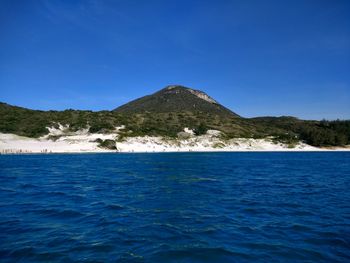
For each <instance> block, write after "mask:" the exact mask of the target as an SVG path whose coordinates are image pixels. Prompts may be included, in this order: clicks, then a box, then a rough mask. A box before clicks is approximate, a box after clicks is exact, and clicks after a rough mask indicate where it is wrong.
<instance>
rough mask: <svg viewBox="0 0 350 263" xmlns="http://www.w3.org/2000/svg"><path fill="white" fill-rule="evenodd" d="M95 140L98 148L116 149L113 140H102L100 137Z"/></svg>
mask: <svg viewBox="0 0 350 263" xmlns="http://www.w3.org/2000/svg"><path fill="white" fill-rule="evenodd" d="M95 142H97V143H98V146H99V147H100V148H104V149H108V150H116V149H117V147H116V144H115V141H114V140H109V139H107V140H102V139H100V138H98V139H96V140H95Z"/></svg>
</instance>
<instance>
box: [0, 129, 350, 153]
mask: <svg viewBox="0 0 350 263" xmlns="http://www.w3.org/2000/svg"><path fill="white" fill-rule="evenodd" d="M121 128H123V127H117V128H116V130H115V132H114V133H111V134H102V133H89V132H88V129H85V130H80V131H77V132H69V131H68V127H64V126H62V125H59V128H58V129H56V128H49V131H50V133H49V134H48V135H46V136H43V137H41V138H38V139H35V138H28V137H23V136H18V135H15V134H4V133H0V153H2V154H6V153H83V152H116V151H118V152H191V151H193V152H208V151H218V152H219V151H321V150H350V149H349V148H336V149H323V148H322V149H321V148H317V147H313V146H310V145H307V144H305V143H301V142H300V143H298V144H297V145H295V147H294V148H288V146H287V145H285V144H282V143H275V142H273V140H272V138H266V139H251V138H235V139H231V140H223V139H221V137H220V132H219V131H215V130H209V131H208V132H207V134H205V135H202V136H194V135H193V133H192V132H191V130H189V129H187V128H186V129H185V130H184V133H186V134H187V135H188V136H187V138H186V139H170V138H169V139H166V138H162V137H150V136H144V137H127V138H126V139H124V140H123V141H121V142H118V140H117V139H118V136H119V135H118V131H119V130H120V129H121ZM50 136H51V137H52V136H56V140H52V139H50V138H51V137H50ZM98 138H100V139H102V140H106V139H110V140H116V141H117V142H116V147H117V150H107V149H103V148H100V147H99V146H98V143H97V142H95V140H96V139H98Z"/></svg>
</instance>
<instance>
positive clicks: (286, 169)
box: [0, 152, 350, 262]
mask: <svg viewBox="0 0 350 263" xmlns="http://www.w3.org/2000/svg"><path fill="white" fill-rule="evenodd" d="M0 262H350V152H307V153H306V152H236V153H148V154H141V153H140V154H136V153H134V154H119V153H115V154H114V153H112V154H101V153H99V154H33V155H30V154H28V155H1V156H0Z"/></svg>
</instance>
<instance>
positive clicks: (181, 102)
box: [115, 85, 239, 117]
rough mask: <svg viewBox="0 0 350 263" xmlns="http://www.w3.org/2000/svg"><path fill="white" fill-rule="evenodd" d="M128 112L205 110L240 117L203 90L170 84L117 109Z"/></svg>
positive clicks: (205, 111)
mask: <svg viewBox="0 0 350 263" xmlns="http://www.w3.org/2000/svg"><path fill="white" fill-rule="evenodd" d="M115 111H117V112H128V113H143V112H154V113H161V112H163V113H165V112H168V113H169V112H203V113H207V114H213V115H220V116H226V117H239V116H238V115H237V114H235V113H233V112H232V111H230V110H229V109H227V108H225V107H224V106H222V105H220V104H219V103H218V102H217V101H216V100H214V99H213V98H212V97H210V96H209V95H208V94H206V93H205V92H203V91H201V90H195V89H191V88H188V87H185V86H182V85H169V86H166V87H165V88H163V89H161V90H159V91H157V92H155V93H154V94H151V95H147V96H144V97H142V98H139V99H136V100H134V101H131V102H129V103H127V104H124V105H122V106H120V107H119V108H117V109H115Z"/></svg>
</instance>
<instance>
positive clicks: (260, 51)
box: [0, 0, 350, 119]
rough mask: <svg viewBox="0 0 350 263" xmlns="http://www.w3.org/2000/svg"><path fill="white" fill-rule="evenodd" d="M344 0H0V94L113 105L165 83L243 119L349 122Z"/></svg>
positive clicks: (29, 103)
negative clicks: (203, 96) (190, 90)
mask: <svg viewBox="0 0 350 263" xmlns="http://www.w3.org/2000/svg"><path fill="white" fill-rule="evenodd" d="M349 14H350V1H347V0H344V1H340V0H315V1H311V0H296V1H277V0H276V1H269V0H265V1H260V0H256V1H252V0H248V1H247V0H241V1H224V0H218V1H214V0H212V1H204V0H200V1H190V0H186V1H181V0H176V1H175V0H173V1H166V0H162V1H153V0H147V1H144V0H124V1H112V0H111V1H102V0H100V1H98V0H96V1H88V0H86V1H73V0H69V1H58V0H56V1H40V0H36V1H31V0H23V1H20V0H2V1H0V101H3V102H7V103H10V104H14V105H19V106H23V107H29V108H33V109H44V110H47V109H56V110H62V109H67V108H74V109H92V110H103V109H113V108H115V107H117V106H119V105H121V104H123V103H126V102H128V101H129V100H132V99H135V98H137V97H140V96H143V95H146V94H150V93H153V92H155V91H157V90H158V89H161V88H163V87H164V86H166V85H168V84H182V85H185V86H188V87H192V88H196V89H200V90H203V91H205V92H207V93H208V94H209V95H211V96H212V97H214V98H215V99H216V100H218V101H219V102H220V103H222V104H223V105H225V106H227V107H228V108H230V109H232V110H233V111H235V112H237V113H238V114H240V115H242V116H245V117H253V116H265V115H273V116H280V115H293V116H297V117H299V118H304V119H322V118H327V119H336V118H341V119H350V15H349Z"/></svg>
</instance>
